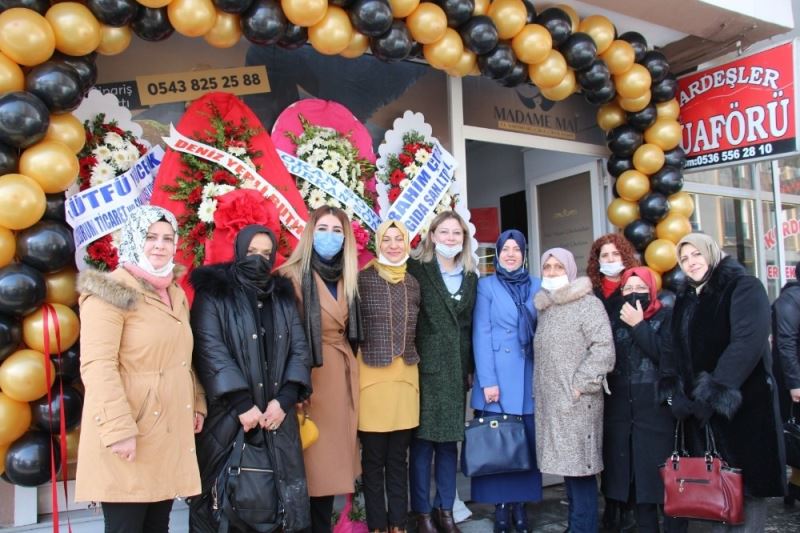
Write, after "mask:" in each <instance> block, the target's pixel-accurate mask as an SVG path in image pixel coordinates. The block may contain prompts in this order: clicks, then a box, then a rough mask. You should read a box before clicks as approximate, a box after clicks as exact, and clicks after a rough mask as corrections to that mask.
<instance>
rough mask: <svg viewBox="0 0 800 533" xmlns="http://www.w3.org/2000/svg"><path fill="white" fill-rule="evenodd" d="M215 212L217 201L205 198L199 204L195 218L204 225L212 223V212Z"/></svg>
mask: <svg viewBox="0 0 800 533" xmlns="http://www.w3.org/2000/svg"><path fill="white" fill-rule="evenodd" d="M216 210H217V201H216V200H215V199H213V198H206V199H205V200H203V201H202V202H200V207H198V208H197V217H198V218H199V219H200V220H202V221H203V222H205V223H206V224H212V223H213V222H214V212H215V211H216Z"/></svg>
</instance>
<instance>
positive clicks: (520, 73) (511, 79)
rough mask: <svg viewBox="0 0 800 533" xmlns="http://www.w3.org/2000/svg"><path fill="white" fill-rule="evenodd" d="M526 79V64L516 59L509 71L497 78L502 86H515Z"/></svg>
mask: <svg viewBox="0 0 800 533" xmlns="http://www.w3.org/2000/svg"><path fill="white" fill-rule="evenodd" d="M527 80H528V65H526V64H525V63H523V62H522V61H517V62H516V63H515V64H514V68H512V69H511V73H510V74H508V75H507V76H504V77H502V78H500V79H499V80H497V83H499V84H500V85H502V86H503V87H516V86H517V85H520V84H522V83H525V82H526V81H527Z"/></svg>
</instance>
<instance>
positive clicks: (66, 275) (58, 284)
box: [44, 268, 78, 307]
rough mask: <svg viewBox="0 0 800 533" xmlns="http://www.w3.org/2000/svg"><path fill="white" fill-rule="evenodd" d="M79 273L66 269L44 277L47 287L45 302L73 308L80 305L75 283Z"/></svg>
mask: <svg viewBox="0 0 800 533" xmlns="http://www.w3.org/2000/svg"><path fill="white" fill-rule="evenodd" d="M77 278H78V272H77V271H76V270H75V269H72V268H65V269H64V270H59V271H58V272H55V273H53V274H47V275H46V276H45V277H44V283H45V286H46V287H47V296H46V297H45V299H44V301H45V302H47V303H50V304H62V305H66V306H68V307H71V306H73V305H75V304H76V303H78V289H77V288H76V287H75V282H76V281H77V280H78V279H77Z"/></svg>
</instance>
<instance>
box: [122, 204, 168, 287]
mask: <svg viewBox="0 0 800 533" xmlns="http://www.w3.org/2000/svg"><path fill="white" fill-rule="evenodd" d="M156 222H167V223H168V224H169V225H170V226H172V230H173V231H174V232H175V246H176V249H177V246H178V221H177V220H175V215H173V214H172V213H170V212H169V211H167V210H166V209H164V208H163V207H158V206H155V205H142V206H139V207H137V208H135V209H134V210H133V211H131V212H129V213H128V218H127V220H125V223H124V224H123V225H122V229H121V230H120V231H121V232H122V237H121V242H120V244H119V262H120V264H124V263H131V264H134V265H137V266H139V267H140V268H141V269H142V270H144V271H145V272H147V273H149V274H153V275H154V276H166V275H167V274H169V273H170V272H172V269H173V268H174V267H175V263H173V262H172V260H170V262H169V263H167V264H166V265H164V266H163V267H162V268H160V269H158V270H156V269H155V268H153V265H151V264H150V261H148V260H147V258H146V257H145V256H144V243H145V240H146V239H147V230H148V229H150V226H152V225H153V224H155V223H156Z"/></svg>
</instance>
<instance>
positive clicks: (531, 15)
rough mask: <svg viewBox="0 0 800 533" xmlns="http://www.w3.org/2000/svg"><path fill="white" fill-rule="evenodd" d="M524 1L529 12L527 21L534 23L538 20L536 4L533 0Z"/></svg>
mask: <svg viewBox="0 0 800 533" xmlns="http://www.w3.org/2000/svg"><path fill="white" fill-rule="evenodd" d="M522 3H523V4H525V10H526V11H527V12H528V17H527V19H526V22H527V23H528V24H533V23H534V22H536V6H534V5H533V1H532V0H522Z"/></svg>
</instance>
